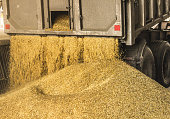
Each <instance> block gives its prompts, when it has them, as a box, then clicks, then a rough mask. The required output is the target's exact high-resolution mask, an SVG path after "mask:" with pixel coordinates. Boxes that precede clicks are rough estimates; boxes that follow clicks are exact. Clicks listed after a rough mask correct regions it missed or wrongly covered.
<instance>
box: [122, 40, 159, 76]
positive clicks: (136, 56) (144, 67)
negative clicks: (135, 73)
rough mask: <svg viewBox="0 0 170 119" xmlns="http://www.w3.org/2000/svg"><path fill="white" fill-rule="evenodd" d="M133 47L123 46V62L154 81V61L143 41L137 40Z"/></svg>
mask: <svg viewBox="0 0 170 119" xmlns="http://www.w3.org/2000/svg"><path fill="white" fill-rule="evenodd" d="M137 41H138V42H136V44H135V45H133V46H125V57H124V58H123V59H124V61H125V62H126V63H128V64H130V65H131V66H133V67H135V68H136V69H138V70H139V71H141V72H143V73H144V74H146V75H147V76H149V77H150V78H152V79H155V73H156V68H155V61H154V56H153V53H152V51H151V49H150V48H149V47H148V46H147V45H146V41H145V40H144V39H137Z"/></svg>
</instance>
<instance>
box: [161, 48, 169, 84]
mask: <svg viewBox="0 0 170 119" xmlns="http://www.w3.org/2000/svg"><path fill="white" fill-rule="evenodd" d="M163 76H164V83H165V84H169V83H170V49H169V50H167V51H166V52H165V55H164V60H163Z"/></svg>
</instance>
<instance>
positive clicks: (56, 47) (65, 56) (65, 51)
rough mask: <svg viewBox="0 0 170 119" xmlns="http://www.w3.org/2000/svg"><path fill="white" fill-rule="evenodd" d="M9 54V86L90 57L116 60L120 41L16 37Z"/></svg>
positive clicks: (108, 39) (13, 38)
mask: <svg viewBox="0 0 170 119" xmlns="http://www.w3.org/2000/svg"><path fill="white" fill-rule="evenodd" d="M92 44H93V45H92ZM10 53H11V54H10V81H11V82H10V86H11V87H17V86H18V85H21V84H24V83H26V82H29V81H32V80H35V79H38V78H40V77H42V76H44V75H47V74H51V73H53V72H54V71H56V70H59V69H62V68H64V67H66V66H68V65H72V64H76V63H82V62H90V61H91V59H93V60H101V59H110V60H112V59H115V57H117V55H118V40H117V39H112V38H90V37H86V38H77V37H53V36H51V37H40V36H13V37H12V38H11V48H10Z"/></svg>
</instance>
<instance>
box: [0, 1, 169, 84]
mask: <svg viewBox="0 0 170 119" xmlns="http://www.w3.org/2000/svg"><path fill="white" fill-rule="evenodd" d="M2 5H3V13H4V28H5V33H7V34H9V35H11V36H12V35H21V34H22V35H40V36H48V35H50V36H52V35H54V36H77V37H113V38H118V39H119V43H120V47H121V48H122V49H123V51H124V56H123V60H124V61H126V62H127V63H129V64H130V65H131V66H133V67H135V68H137V69H138V70H140V71H142V72H143V73H145V74H146V75H147V76H149V77H151V78H152V79H155V80H156V81H158V82H159V83H160V84H162V85H163V86H165V87H168V86H169V85H170V44H169V42H170V21H169V20H166V19H168V18H169V17H170V0H3V1H2ZM58 14H65V15H67V16H68V18H69V19H68V20H69V24H68V27H69V29H70V30H69V31H57V30H46V29H50V28H52V26H53V24H54V19H56V18H57V17H59V16H58ZM8 50H9V48H8V44H1V52H0V53H1V57H0V67H1V68H0V72H1V77H0V78H1V79H8V72H9V71H8V68H7V67H8V63H7V62H8V59H9V51H8ZM8 80H9V79H8Z"/></svg>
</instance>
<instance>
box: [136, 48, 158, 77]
mask: <svg viewBox="0 0 170 119" xmlns="http://www.w3.org/2000/svg"><path fill="white" fill-rule="evenodd" d="M137 69H139V70H140V71H141V72H143V73H144V74H145V75H147V76H148V77H150V78H152V79H155V73H156V70H155V60H154V56H153V53H152V51H151V49H150V48H149V47H148V46H147V45H146V46H145V48H144V50H143V53H142V59H141V61H140V64H138V65H137Z"/></svg>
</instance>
